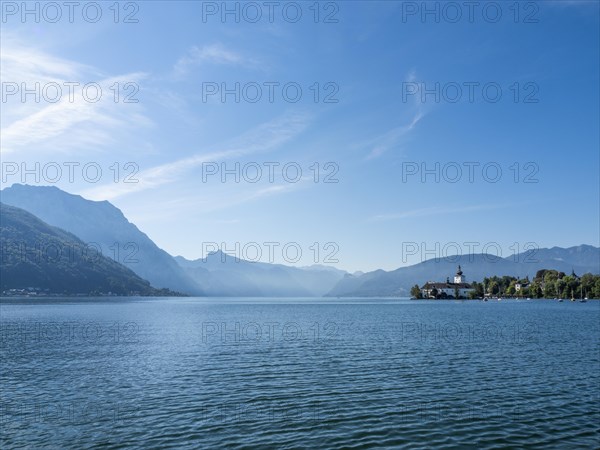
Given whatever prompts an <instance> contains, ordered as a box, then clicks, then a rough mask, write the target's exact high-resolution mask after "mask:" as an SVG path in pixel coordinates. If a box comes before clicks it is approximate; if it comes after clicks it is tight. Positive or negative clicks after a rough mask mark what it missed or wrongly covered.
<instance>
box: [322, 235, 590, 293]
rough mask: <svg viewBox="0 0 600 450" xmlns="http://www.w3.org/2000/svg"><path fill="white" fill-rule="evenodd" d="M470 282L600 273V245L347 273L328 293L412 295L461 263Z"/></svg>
mask: <svg viewBox="0 0 600 450" xmlns="http://www.w3.org/2000/svg"><path fill="white" fill-rule="evenodd" d="M459 264H460V265H461V266H462V269H463V271H464V273H465V275H466V277H467V282H470V281H481V280H483V278H484V277H490V276H493V275H498V276H502V275H511V276H518V277H525V276H529V278H533V277H534V276H535V273H536V272H537V271H538V270H540V269H556V270H559V271H562V272H565V273H571V270H574V271H575V273H576V274H577V275H582V274H583V273H588V272H590V273H595V274H598V273H600V248H597V247H593V246H591V245H579V246H575V247H569V248H566V249H564V248H560V247H552V248H550V249H538V250H535V251H527V252H523V253H520V254H516V255H513V256H509V257H506V258H499V257H497V256H494V255H489V254H471V255H461V256H450V257H446V258H439V259H429V260H426V261H423V262H421V263H418V264H415V265H412V266H407V267H400V268H398V269H395V270H392V271H389V272H387V271H384V270H376V271H373V272H367V273H365V274H363V275H361V276H354V275H347V276H345V277H344V278H343V279H342V280H341V281H340V282H339V283H338V284H337V285H336V286H335V287H334V288H333V289H332V290H331V291H330V292H329V293H328V294H327V296H334V297H373V296H375V297H376V296H385V297H389V296H409V295H410V288H411V287H412V286H414V285H415V284H418V285H419V286H422V285H423V284H424V283H426V282H427V281H445V280H446V278H447V277H450V279H452V278H453V276H454V274H455V272H456V268H457V266H458V265H459Z"/></svg>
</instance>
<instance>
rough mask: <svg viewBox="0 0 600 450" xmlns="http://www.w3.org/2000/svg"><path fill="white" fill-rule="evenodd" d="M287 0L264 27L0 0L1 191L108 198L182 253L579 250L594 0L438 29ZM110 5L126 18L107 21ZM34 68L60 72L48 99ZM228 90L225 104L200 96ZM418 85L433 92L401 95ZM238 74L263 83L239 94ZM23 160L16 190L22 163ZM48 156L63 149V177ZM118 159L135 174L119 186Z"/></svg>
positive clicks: (389, 265) (590, 151) (199, 10)
mask: <svg viewBox="0 0 600 450" xmlns="http://www.w3.org/2000/svg"><path fill="white" fill-rule="evenodd" d="M8 3H11V4H13V3H14V2H8ZM287 3H290V2H281V3H280V4H279V7H277V8H276V9H275V11H274V14H273V17H272V21H270V20H269V17H268V16H269V11H268V9H267V7H265V6H264V5H263V2H257V3H255V5H259V6H261V5H263V6H261V13H262V18H261V20H259V21H257V22H256V23H251V22H250V21H249V20H248V19H249V18H250V17H251V16H250V15H251V14H254V13H255V12H256V10H250V9H248V8H249V7H246V8H247V9H246V13H247V14H246V16H243V15H240V20H239V22H236V21H235V17H233V16H232V15H229V16H226V17H225V20H223V18H222V17H221V16H220V12H221V11H218V12H217V13H216V14H214V15H205V17H204V18H203V8H204V13H207V12H209V11H210V10H211V8H213V6H215V5H216V7H217V8H221V7H222V3H221V2H204V3H203V2H191V1H190V2H138V3H136V4H134V5H137V10H136V9H134V6H131V5H127V4H126V3H121V10H120V15H119V20H118V23H114V10H111V9H110V6H111V5H112V2H106V3H101V7H102V18H101V19H100V20H98V22H96V23H91V22H90V21H89V20H85V18H84V17H83V16H82V14H81V11H77V10H76V11H75V13H74V16H73V21H72V23H70V22H69V20H68V11H67V9H66V7H64V9H63V10H62V11H61V12H62V14H63V15H62V18H61V19H60V20H58V21H57V22H56V23H50V22H49V20H46V19H52V17H53V16H54V11H52V10H49V9H48V10H46V11H45V12H43V11H42V10H41V9H40V20H39V23H36V22H35V17H34V15H29V16H25V18H24V19H25V20H23V18H22V17H21V15H20V13H21V11H17V12H16V13H15V14H12V12H14V11H13V10H12V9H10V8H12V6H11V7H10V8H9V9H6V4H4V5H3V13H4V16H3V23H2V31H1V38H2V45H1V58H2V83H3V95H4V96H3V98H2V104H1V106H2V115H1V116H2V118H1V123H0V125H1V128H2V140H1V144H2V146H1V150H2V163H3V167H2V170H3V180H2V186H3V187H5V186H9V185H11V184H13V183H15V182H23V181H25V182H27V183H28V184H43V185H56V186H58V187H60V188H62V189H64V190H66V191H69V192H72V193H77V194H81V195H83V196H84V197H86V198H90V199H94V200H109V201H110V202H112V203H113V204H115V205H116V206H117V207H119V208H120V209H121V210H122V211H123V212H124V214H125V215H126V216H127V217H128V218H129V219H130V220H131V221H132V222H134V223H135V224H136V225H138V227H139V228H140V229H141V230H142V231H144V232H146V233H147V234H148V235H149V236H150V237H151V238H152V239H153V240H154V241H155V242H156V243H157V244H158V245H159V246H161V247H162V248H164V249H165V250H167V251H168V252H170V253H171V254H174V255H178V254H179V255H183V256H185V257H187V258H198V257H201V256H203V252H205V251H206V250H207V249H208V248H209V246H211V245H212V244H211V243H217V244H218V245H219V246H222V243H225V247H224V248H223V249H224V250H226V249H229V250H232V249H235V248H236V243H239V250H238V251H239V252H240V254H241V255H242V256H244V255H243V254H242V253H241V252H242V248H243V247H244V246H245V245H247V244H248V243H252V242H256V243H259V244H260V245H261V248H262V251H263V258H262V260H264V261H267V260H269V257H268V256H267V255H268V247H266V246H264V245H263V243H265V242H277V243H279V244H280V245H279V246H278V247H277V246H276V247H275V248H276V249H275V251H274V254H273V258H274V261H275V262H286V261H285V259H284V258H283V256H282V251H281V248H282V247H283V246H284V245H285V244H287V243H298V245H299V247H300V248H301V249H302V255H303V256H302V258H301V259H300V260H299V261H298V262H297V264H300V265H305V264H312V263H315V262H318V263H328V264H330V263H331V261H330V259H328V260H325V257H326V255H327V254H329V253H331V252H332V251H335V255H334V256H333V257H332V258H331V259H333V260H338V261H339V262H337V263H331V264H332V265H334V266H336V267H340V268H343V269H347V270H351V271H354V270H363V271H367V270H374V269H377V268H383V269H394V268H397V267H400V266H403V265H407V264H412V263H416V262H419V261H421V260H422V259H425V258H427V257H431V256H445V255H446V254H454V253H456V250H458V252H459V253H460V252H462V253H467V252H468V250H469V248H475V249H476V250H477V251H480V250H481V249H483V248H487V249H488V250H489V251H490V252H492V253H496V254H497V253H499V252H501V254H502V256H509V255H510V254H512V253H513V252H514V250H515V249H519V250H522V249H523V248H524V247H525V246H526V245H533V246H539V247H548V246H555V245H558V246H572V245H578V244H582V243H587V244H592V245H599V234H598V229H599V226H600V223H599V209H598V208H599V202H600V198H599V195H600V193H599V178H598V177H599V144H600V143H599V122H600V117H599V104H600V97H599V91H598V86H599V85H600V82H599V81H600V80H599V40H600V39H599V9H598V2H591V1H590V2H585V1H572V2H561V1H553V2H537V3H533V2H521V3H520V5H519V9H518V12H519V16H518V18H517V20H516V21H515V18H516V17H515V10H514V9H510V6H511V5H512V4H513V3H512V2H499V3H494V2H481V5H488V4H490V3H493V5H490V6H489V9H486V13H485V14H487V15H485V14H484V13H483V11H482V10H481V8H477V9H475V10H474V15H473V20H472V21H471V20H469V17H468V15H469V11H468V10H467V9H466V8H464V7H463V9H462V10H461V11H460V12H461V13H462V18H461V19H460V20H458V21H457V22H456V23H451V22H452V17H454V13H455V11H452V10H450V9H446V10H445V11H444V10H443V9H442V8H444V7H445V3H437V5H438V6H437V7H438V8H440V17H439V21H438V22H436V20H435V17H433V16H432V15H426V16H425V17H422V16H421V13H422V11H420V10H418V11H416V13H415V14H410V13H411V12H414V11H412V10H411V8H412V7H413V6H414V5H417V8H419V7H420V4H421V2H417V3H414V2H393V1H388V2H358V1H356V2H355V1H353V2H337V3H336V2H321V4H320V5H319V17H318V22H317V23H315V20H314V18H315V16H314V14H315V9H314V6H312V5H313V2H298V3H293V2H291V3H293V5H291V6H288V9H287V10H286V11H287V14H288V15H287V18H288V20H286V17H284V15H283V12H282V8H283V5H285V4H287ZM14 4H16V5H17V7H20V6H19V5H20V2H17V3H14ZM458 4H459V5H460V4H462V3H460V2H459V3H458ZM42 5H43V4H42ZM234 5H235V4H234V3H230V4H229V7H230V8H234V7H235V6H234ZM239 5H240V13H242V10H241V8H242V7H243V6H244V4H243V3H240V4H239ZM494 5H499V6H500V11H501V13H502V16H501V17H500V18H499V19H498V20H497V22H495V23H494V22H492V19H493V14H492V13H495V12H496V11H495V10H494ZM29 6H30V7H31V8H34V5H33V4H29ZM429 6H430V7H431V8H436V3H435V2H432V3H429ZM297 7H299V9H300V10H301V11H302V17H301V18H300V19H299V20H298V21H297V22H296V23H291V20H290V19H291V18H292V17H293V16H294V14H295V13H296V12H297V10H298V9H297ZM311 7H312V8H313V9H311ZM40 8H41V7H40ZM446 8H447V7H446ZM93 12H94V11H91V10H90V11H88V16H87V18H88V19H90V18H91V17H92V18H93V15H92V13H93ZM127 13H134V15H133V16H131V17H132V18H134V19H137V23H123V19H124V17H125V15H126V14H127ZM325 17H329V18H330V19H334V21H336V22H334V23H329V22H328V23H324V22H325ZM525 22H526V23H525ZM530 22H532V23H530ZM36 82H38V83H40V89H39V91H40V92H41V98H40V101H39V102H36V101H35V98H34V96H33V95H29V96H26V97H25V101H23V98H22V96H21V91H20V89H21V88H22V86H23V84H22V83H25V85H26V86H27V87H28V88H30V89H31V88H34V86H35V83H36ZM65 82H67V83H68V82H72V83H80V86H81V85H84V84H86V83H92V82H94V83H98V85H99V86H100V87H101V88H102V95H101V98H100V100H99V101H97V102H95V103H92V102H90V101H86V100H85V98H84V95H83V93H82V92H81V89H80V87H79V86H76V87H74V88H73V89H74V90H73V100H72V101H70V99H69V98H68V91H67V88H66V87H65V86H67V85H64V83H65ZM50 83H58V84H59V85H60V86H62V88H61V89H62V96H60V98H59V100H58V101H56V102H55V103H52V102H50V101H48V100H52V99H55V98H56V97H54V94H53V92H54V91H52V86H53V85H51V84H50ZM115 83H118V85H115ZM236 83H239V85H240V101H239V102H236V101H235V96H234V94H229V95H227V96H226V97H225V98H224V101H223V99H222V97H221V95H219V93H217V94H214V95H209V92H210V91H208V90H209V89H211V88H214V87H215V86H216V87H218V88H219V89H221V87H222V86H223V85H224V86H225V87H226V88H227V89H234V87H235V85H236ZM264 83H274V84H264ZM315 83H317V84H315ZM436 83H438V86H439V89H438V91H439V92H440V98H439V101H436V99H435V96H434V94H429V95H426V96H425V97H423V96H422V95H421V93H422V89H423V87H425V88H427V89H430V90H434V91H435V87H436ZM465 83H466V84H465ZM284 85H287V89H289V90H287V91H286V92H283V89H282V86H284ZM14 86H17V87H18V89H19V91H17V92H16V93H15V94H11V95H9V94H10V92H12V91H10V89H12V88H14ZM115 86H117V87H115ZM256 86H259V87H260V88H261V90H262V97H261V99H260V100H258V101H256V102H251V100H252V99H253V98H254V97H255V95H256V92H257V91H256ZM269 86H271V87H272V89H273V91H272V95H273V98H272V101H270V99H269ZM298 86H299V87H300V88H301V89H302V95H301V96H300V97H299V99H298V101H296V102H292V101H291V100H292V99H293V97H294V95H295V92H296V91H295V89H296V88H297V87H298ZM456 86H459V87H461V89H462V95H461V96H460V97H459V98H458V100H457V101H455V102H452V101H451V100H452V99H453V98H455V97H456V95H457V92H458V91H456ZM468 86H473V99H472V101H471V99H470V98H469V91H468ZM484 86H486V89H487V90H486V91H485V92H484V90H483V87H484ZM44 87H47V90H46V91H43V89H44ZM111 87H112V89H111ZM498 88H499V89H500V91H499V92H501V94H502V96H501V98H499V100H497V101H495V102H494V101H492V100H493V98H494V96H495V95H496V92H498V91H497V89H498ZM414 89H417V91H416V94H410V93H411V92H414ZM9 91H10V92H9ZM116 91H118V92H119V101H118V102H115V101H114V100H115V97H114V93H115V92H116ZM86 92H88V94H89V92H90V91H86ZM315 92H318V94H319V96H318V101H317V102H315ZM444 93H445V94H446V95H443V94H444ZM517 93H518V97H517V98H515V96H516V95H517ZM92 94H93V91H92ZM92 94H89V95H88V98H89V97H90V96H92V97H93V95H92ZM127 95H131V96H130V97H129V99H135V100H138V102H137V103H125V102H123V100H124V99H125V97H126V96H127ZM285 95H287V96H288V97H285ZM486 95H487V97H486ZM286 98H287V99H288V100H286ZM325 99H328V100H333V101H334V102H325V101H324V100H325ZM515 99H516V100H517V101H515ZM36 163H39V164H40V166H39V167H40V170H39V174H40V180H39V182H37V183H36V180H35V179H34V175H31V174H30V175H27V176H25V175H24V174H23V172H22V164H25V165H26V167H28V168H33V170H34V171H36V169H35V168H36V167H37V166H35V164H36ZM69 163H79V166H73V167H74V172H73V174H74V176H73V180H70V179H69V177H68V175H67V173H68V171H67V169H66V167H67V165H68V164H69ZM90 163H91V166H92V167H91V169H90V172H89V173H88V174H87V175H88V176H87V179H86V178H85V177H84V176H83V174H82V170H81V169H82V167H83V166H84V165H85V164H90ZM115 163H116V164H117V166H118V167H119V173H118V174H116V171H115V167H117V166H114V164H115ZM127 163H133V165H127ZM315 163H317V164H318V167H319V177H318V182H315V172H316V167H317V166H316V165H315ZM222 164H226V167H227V168H229V169H231V170H233V171H235V170H236V164H239V168H240V172H239V173H240V182H239V183H237V182H235V180H234V175H232V174H230V175H227V177H226V179H225V182H222V180H221V173H220V171H221V169H222ZM286 164H287V166H286V167H287V169H286V170H287V172H284V171H283V166H285V165H286ZM423 164H425V167H427V168H429V169H430V170H432V171H433V172H436V167H439V170H437V174H438V175H439V177H440V179H439V182H438V181H437V180H436V179H435V176H436V174H435V173H430V174H429V175H427V176H426V177H425V179H424V180H422V178H421V169H422V168H423ZM436 164H439V166H436ZM56 165H59V166H61V167H63V168H64V170H63V172H62V174H61V175H60V176H58V175H56V176H54V174H56V173H57V172H53V170H54V169H53V168H54V167H56ZM257 165H258V166H260V167H262V175H261V176H258V175H257V173H256V172H255V168H256V166H257ZM269 165H270V166H269ZM457 166H458V167H461V168H462V174H461V175H460V176H459V175H458V173H457V172H456V167H457ZM15 167H17V168H18V170H17V171H16V173H13V172H15ZM44 167H46V170H47V171H46V172H44V171H43V170H42V168H44ZM96 167H100V168H101V169H102V176H101V177H99V179H98V180H97V181H96V182H92V181H91V180H93V179H94V178H95V176H94V170H95V168H96ZM111 167H112V169H111ZM268 167H272V168H273V179H270V178H269V170H268ZM298 167H299V168H300V169H301V172H302V173H301V175H300V174H299V176H298V177H296V170H297V168H298ZM468 167H472V168H473V172H472V176H473V179H472V180H469V172H468ZM484 167H485V168H486V169H485V170H486V171H485V172H484V171H483V168H484ZM215 168H217V169H218V170H219V173H217V174H214V175H210V174H208V172H207V171H209V170H213V169H215ZM244 168H245V170H247V172H242V169H244ZM497 168H500V169H501V170H502V174H501V175H498V174H497V172H496V170H497ZM138 169H139V170H138ZM409 170H412V171H414V170H418V172H417V173H416V174H408V172H407V171H409ZM132 171H135V172H136V173H135V174H134V175H133V177H132V178H131V180H130V181H132V180H135V181H137V182H134V183H125V182H124V180H123V178H124V175H125V174H127V173H129V172H132ZM203 175H204V177H203ZM244 175H245V176H246V177H244ZM327 175H329V178H328V180H329V181H336V180H337V182H331V183H325V182H323V181H324V178H325V177H326V176H327ZM403 175H404V176H403ZM115 176H116V177H117V182H116V183H115V180H114V177H115ZM23 177H25V178H23ZM515 177H516V180H515ZM203 178H204V179H203ZM251 178H252V179H254V178H257V179H258V180H257V181H256V182H249V181H248V180H249V179H251ZM296 178H298V181H296ZM495 178H497V181H496V182H492V181H493V179H495ZM452 180H456V182H450V181H452ZM251 181H252V180H251ZM293 181H295V182H293ZM525 181H530V182H525ZM315 242H316V243H318V247H319V248H320V249H321V250H320V252H319V255H315V251H314V246H313V244H314V243H315ZM327 243H334V245H331V244H330V245H329V246H328V247H327V248H325V247H326V245H327ZM413 243H414V244H413ZM473 243H476V244H473ZM415 245H416V247H415ZM211 248H212V247H211ZM246 248H247V249H249V247H246ZM311 248H312V249H311ZM415 248H416V249H417V250H415ZM453 249H455V250H453ZM498 249H500V250H498ZM248 251H250V250H248ZM291 253H293V252H291ZM291 253H290V254H291ZM252 255H254V253H252ZM246 256H248V255H246ZM288 256H289V255H288ZM291 259H294V258H293V257H291ZM287 262H290V261H289V260H288V261H287Z"/></svg>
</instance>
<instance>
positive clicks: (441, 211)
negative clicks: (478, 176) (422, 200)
mask: <svg viewBox="0 0 600 450" xmlns="http://www.w3.org/2000/svg"><path fill="white" fill-rule="evenodd" d="M508 206H509V205H471V206H457V207H447V206H432V207H429V208H421V209H413V210H410V211H403V212H398V213H392V214H380V215H377V216H373V217H371V218H370V219H369V221H370V222H382V221H387V220H398V219H409V218H413V217H424V216H441V215H447V214H457V213H464V212H472V211H485V210H493V209H499V208H506V207H508Z"/></svg>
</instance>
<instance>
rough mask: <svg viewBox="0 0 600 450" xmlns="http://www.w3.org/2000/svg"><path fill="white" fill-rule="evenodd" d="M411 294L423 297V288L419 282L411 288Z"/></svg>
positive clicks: (415, 296)
mask: <svg viewBox="0 0 600 450" xmlns="http://www.w3.org/2000/svg"><path fill="white" fill-rule="evenodd" d="M410 295H412V296H413V297H414V298H423V295H422V293H421V289H420V288H419V285H418V284H415V285H414V286H413V287H412V288H411V289H410Z"/></svg>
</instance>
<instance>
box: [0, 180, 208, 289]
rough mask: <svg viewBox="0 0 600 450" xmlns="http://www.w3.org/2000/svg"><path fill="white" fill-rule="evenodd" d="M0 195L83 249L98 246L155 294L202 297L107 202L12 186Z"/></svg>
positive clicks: (161, 252) (171, 261)
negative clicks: (70, 235) (168, 291)
mask: <svg viewBox="0 0 600 450" xmlns="http://www.w3.org/2000/svg"><path fill="white" fill-rule="evenodd" d="M1 192H2V201H3V202H4V203H6V204H8V205H12V206H16V207H18V208H22V209H24V210H26V211H29V212H30V213H31V214H33V215H35V216H37V217H38V218H39V219H41V220H42V221H44V222H46V223H48V224H50V225H52V226H56V227H59V228H62V229H63V230H66V231H68V232H70V233H73V234H74V235H75V236H77V237H78V238H79V239H81V240H82V241H84V242H86V243H95V244H99V245H100V247H101V249H102V254H103V255H105V256H108V257H112V258H113V259H115V260H117V261H118V262H120V263H121V264H123V265H124V266H126V267H127V268H129V269H131V270H132V271H134V272H135V273H136V274H138V275H139V276H140V277H142V278H144V279H146V280H148V281H150V284H152V286H154V287H155V288H169V289H172V290H176V291H179V292H184V293H187V294H196V295H199V294H202V290H201V289H200V288H199V287H198V286H197V285H196V283H194V282H193V281H192V280H191V279H189V278H188V277H187V275H186V274H185V272H184V271H182V270H181V268H180V267H179V265H178V264H177V263H176V262H175V260H174V259H173V257H172V256H171V255H169V254H168V253H167V252H165V251H164V250H162V249H160V248H159V247H158V246H157V245H156V244H155V243H154V242H153V241H152V240H151V239H150V238H149V237H148V236H147V235H146V234H145V233H143V232H142V231H140V230H139V229H138V228H137V227H136V226H135V225H134V224H133V223H131V222H129V221H128V220H127V218H126V217H125V216H124V215H123V213H122V212H121V210H120V209H118V208H117V207H115V206H114V205H112V204H111V203H110V202H108V201H101V202H96V201H92V200H87V199H84V198H83V197H81V196H79V195H73V194H69V193H67V192H65V191H62V190H60V189H58V188H57V187H53V186H29V185H21V184H14V185H12V186H11V187H8V188H5V189H3V190H2V191H1Z"/></svg>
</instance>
